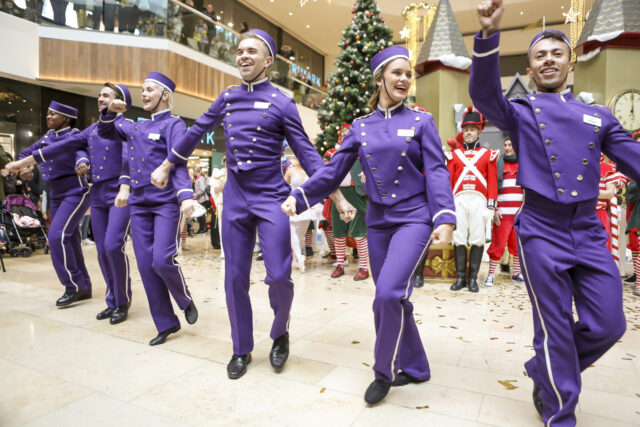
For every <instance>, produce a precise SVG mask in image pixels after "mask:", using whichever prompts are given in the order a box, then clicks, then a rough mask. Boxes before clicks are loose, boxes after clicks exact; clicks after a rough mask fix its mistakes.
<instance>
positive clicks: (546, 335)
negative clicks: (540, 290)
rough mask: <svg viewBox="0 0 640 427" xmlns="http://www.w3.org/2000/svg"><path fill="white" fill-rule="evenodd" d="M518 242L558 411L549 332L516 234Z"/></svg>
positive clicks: (559, 402)
mask: <svg viewBox="0 0 640 427" xmlns="http://www.w3.org/2000/svg"><path fill="white" fill-rule="evenodd" d="M518 244H519V245H520V259H521V261H522V262H521V267H522V271H524V275H525V277H526V278H527V281H526V283H527V286H528V287H529V290H530V291H531V295H533V302H534V303H535V306H536V312H537V313H538V320H540V325H541V326H542V332H543V333H544V342H543V348H544V361H545V364H546V366H547V372H548V374H549V382H551V387H552V388H553V391H554V393H555V394H556V397H557V398H558V405H559V408H558V411H560V410H561V409H562V407H563V406H564V404H563V403H562V396H560V392H559V391H558V388H557V387H556V382H555V380H554V379H553V372H552V371H551V356H550V355H549V333H548V332H547V327H546V326H545V324H544V319H543V318H542V313H541V312H540V305H539V304H538V297H537V295H536V293H535V292H534V290H533V286H532V284H531V280H530V279H529V269H528V268H527V262H526V260H525V258H524V251H523V250H522V249H523V248H522V242H521V241H520V236H518ZM553 417H555V415H553V416H552V417H551V418H549V419H548V420H547V424H546V425H547V427H548V426H550V425H551V420H552V419H553Z"/></svg>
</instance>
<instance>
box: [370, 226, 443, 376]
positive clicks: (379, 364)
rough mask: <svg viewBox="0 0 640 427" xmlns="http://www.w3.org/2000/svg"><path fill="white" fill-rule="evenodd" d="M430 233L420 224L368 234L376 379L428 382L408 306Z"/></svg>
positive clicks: (418, 336) (427, 371) (381, 229)
mask: <svg viewBox="0 0 640 427" xmlns="http://www.w3.org/2000/svg"><path fill="white" fill-rule="evenodd" d="M431 230H432V227H431V226H430V225H428V224H422V223H406V224H399V225H396V226H393V227H389V228H377V227H371V226H370V227H369V228H368V229H367V239H368V241H369V259H370V262H371V274H372V275H373V281H374V282H375V285H376V296H375V300H374V301H373V314H374V321H375V327H376V345H375V350H374V351H375V353H374V354H375V361H376V362H375V364H374V365H373V370H374V372H375V378H376V379H377V380H382V381H385V382H388V383H389V382H392V381H393V380H394V379H395V376H396V375H397V373H398V371H403V372H405V373H407V374H409V375H411V376H412V377H414V378H416V379H418V380H420V381H426V380H428V379H429V378H430V377H431V371H430V370H429V362H428V361H427V355H426V353H425V351H424V347H423V346H422V341H421V339H420V334H419V333H418V328H417V327H416V322H415V319H414V318H413V304H412V303H411V301H409V297H410V296H411V292H412V291H413V284H414V272H415V270H416V269H417V268H418V264H419V263H420V259H421V257H422V255H423V254H424V253H426V251H427V250H428V247H427V243H428V241H429V236H430V235H431Z"/></svg>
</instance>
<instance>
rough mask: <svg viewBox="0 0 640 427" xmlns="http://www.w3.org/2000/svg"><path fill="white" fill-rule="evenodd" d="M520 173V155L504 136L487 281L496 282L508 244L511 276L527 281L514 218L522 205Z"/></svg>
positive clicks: (489, 283) (490, 284) (499, 163)
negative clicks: (496, 273)
mask: <svg viewBox="0 0 640 427" xmlns="http://www.w3.org/2000/svg"><path fill="white" fill-rule="evenodd" d="M517 177H518V158H517V157H516V153H515V151H513V147H512V146H511V140H510V139H509V138H508V137H507V138H505V140H504V155H503V156H502V158H500V159H499V161H498V209H497V210H496V212H495V214H494V217H493V231H492V233H491V236H492V237H491V245H490V246H489V249H488V250H487V254H488V255H489V274H488V275H487V280H485V282H484V285H485V286H487V287H489V286H493V281H494V276H495V272H496V268H497V267H498V263H499V262H500V258H502V254H504V248H505V246H507V245H508V248H509V253H510V254H511V255H512V256H513V271H512V275H511V278H512V279H513V280H514V281H516V282H524V278H523V277H522V273H521V272H520V260H519V259H518V240H517V237H516V230H515V229H514V228H513V221H514V220H515V217H516V214H517V213H518V210H520V207H521V206H522V188H521V187H520V186H519V185H517V184H516V178H517Z"/></svg>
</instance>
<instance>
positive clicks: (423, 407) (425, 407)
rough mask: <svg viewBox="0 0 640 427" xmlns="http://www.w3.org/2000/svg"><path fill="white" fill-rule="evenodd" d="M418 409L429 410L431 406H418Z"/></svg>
mask: <svg viewBox="0 0 640 427" xmlns="http://www.w3.org/2000/svg"><path fill="white" fill-rule="evenodd" d="M416 409H429V405H424V406H416Z"/></svg>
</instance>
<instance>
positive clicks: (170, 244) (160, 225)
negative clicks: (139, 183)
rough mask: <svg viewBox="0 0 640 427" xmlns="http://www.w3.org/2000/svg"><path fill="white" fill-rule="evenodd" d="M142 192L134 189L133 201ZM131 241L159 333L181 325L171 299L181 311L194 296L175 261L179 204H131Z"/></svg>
mask: <svg viewBox="0 0 640 427" xmlns="http://www.w3.org/2000/svg"><path fill="white" fill-rule="evenodd" d="M138 192H144V188H143V189H134V190H133V194H132V199H133V198H136V196H137V194H136V193H138ZM130 213H131V240H132V242H133V251H134V253H135V254H136V261H137V263H138V271H139V272H140V277H141V278H142V284H143V286H144V290H145V292H146V294H147V299H148V300H149V309H150V311H151V316H152V317H153V322H154V323H155V325H156V329H157V330H158V332H164V331H166V330H167V329H170V328H173V327H174V326H178V325H180V321H179V320H178V317H177V316H176V315H175V313H174V311H173V306H172V305H171V298H170V297H169V294H171V296H172V297H173V299H174V300H175V301H176V303H177V304H178V307H180V309H181V310H184V309H186V308H187V306H188V305H189V304H190V303H191V294H190V293H189V289H188V288H187V282H186V281H185V279H184V276H183V275H182V270H181V268H180V264H178V262H177V261H176V256H177V255H178V243H179V241H180V221H181V220H182V214H181V213H180V207H179V206H178V202H177V200H172V201H170V202H156V203H132V204H131V207H130Z"/></svg>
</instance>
